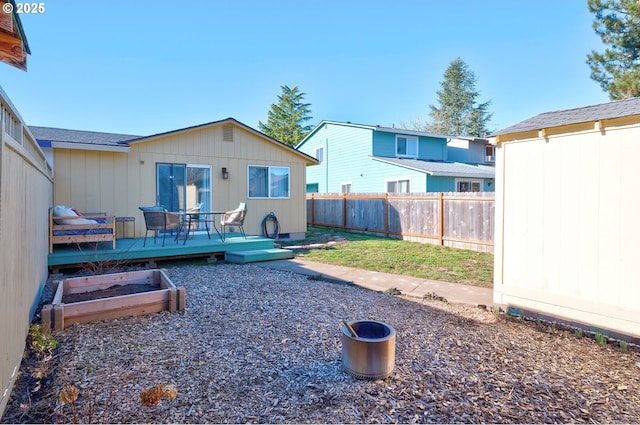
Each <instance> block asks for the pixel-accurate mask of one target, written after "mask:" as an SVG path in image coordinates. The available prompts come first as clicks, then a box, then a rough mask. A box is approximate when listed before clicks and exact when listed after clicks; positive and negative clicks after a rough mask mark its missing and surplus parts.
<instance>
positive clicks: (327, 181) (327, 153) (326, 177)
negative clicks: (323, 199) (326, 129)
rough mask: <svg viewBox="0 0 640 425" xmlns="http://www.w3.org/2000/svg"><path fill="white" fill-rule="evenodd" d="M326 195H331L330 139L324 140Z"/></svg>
mask: <svg viewBox="0 0 640 425" xmlns="http://www.w3.org/2000/svg"><path fill="white" fill-rule="evenodd" d="M324 150H325V154H324V169H325V171H324V176H325V177H324V189H325V190H324V193H329V138H325V139H324Z"/></svg>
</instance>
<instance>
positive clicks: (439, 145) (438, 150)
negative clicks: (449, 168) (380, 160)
mask: <svg viewBox="0 0 640 425" xmlns="http://www.w3.org/2000/svg"><path fill="white" fill-rule="evenodd" d="M401 134H402V133H401V132H398V133H387V132H378V131H376V132H374V134H373V148H372V152H373V155H374V156H386V157H390V158H395V157H396V136H397V135H401ZM418 159H427V160H435V161H444V160H446V159H447V140H446V139H438V138H435V137H423V136H420V137H418Z"/></svg>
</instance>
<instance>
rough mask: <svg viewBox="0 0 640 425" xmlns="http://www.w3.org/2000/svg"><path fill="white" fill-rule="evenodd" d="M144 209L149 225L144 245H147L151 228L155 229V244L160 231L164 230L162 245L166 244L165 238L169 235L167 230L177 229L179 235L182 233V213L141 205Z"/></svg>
mask: <svg viewBox="0 0 640 425" xmlns="http://www.w3.org/2000/svg"><path fill="white" fill-rule="evenodd" d="M140 209H141V210H142V214H144V223H145V225H146V226H147V231H146V232H145V234H144V242H143V243H142V246H146V245H147V234H148V233H149V231H150V230H152V231H154V234H153V243H154V245H155V243H156V238H157V236H158V232H163V234H162V246H164V240H165V238H166V236H167V231H169V230H174V229H176V230H177V233H178V235H180V230H181V228H182V221H181V220H180V215H178V214H174V213H170V212H167V211H165V210H164V208H161V209H160V210H158V209H155V210H151V209H152V208H149V207H140ZM175 239H176V243H178V236H176V238H175Z"/></svg>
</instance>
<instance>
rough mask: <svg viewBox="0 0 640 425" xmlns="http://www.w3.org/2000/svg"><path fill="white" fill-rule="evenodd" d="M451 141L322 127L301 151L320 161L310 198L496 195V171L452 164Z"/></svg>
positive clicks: (346, 125) (358, 127)
mask: <svg viewBox="0 0 640 425" xmlns="http://www.w3.org/2000/svg"><path fill="white" fill-rule="evenodd" d="M452 139H454V137H452V136H446V135H441V134H431V133H425V132H421V131H413V130H405V129H400V128H390V127H380V126H372V125H362V124H352V123H350V122H336V121H322V122H321V123H320V124H318V125H317V126H316V127H315V128H314V129H313V130H312V131H311V132H310V133H309V134H308V135H307V137H305V138H304V139H303V140H302V141H301V142H300V143H299V144H298V146H297V147H296V148H297V149H298V150H299V151H301V152H303V153H305V154H307V155H309V156H312V157H314V158H316V159H317V160H318V165H312V166H308V167H307V193H373V192H396V193H397V192H404V193H408V192H493V191H494V176H495V169H494V167H493V166H492V165H489V164H477V163H465V162H459V161H449V160H448V151H449V150H450V148H449V147H448V142H450V141H451V140H452ZM452 156H453V155H452Z"/></svg>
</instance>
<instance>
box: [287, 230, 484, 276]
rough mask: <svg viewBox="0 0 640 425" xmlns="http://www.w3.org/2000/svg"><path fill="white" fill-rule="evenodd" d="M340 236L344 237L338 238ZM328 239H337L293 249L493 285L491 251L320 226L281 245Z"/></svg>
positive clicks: (381, 268) (333, 260) (343, 262)
mask: <svg viewBox="0 0 640 425" xmlns="http://www.w3.org/2000/svg"><path fill="white" fill-rule="evenodd" d="M341 238H344V239H346V241H340V239H341ZM331 240H336V241H337V243H335V244H333V245H328V246H324V247H321V248H313V247H309V248H305V249H302V250H296V256H299V257H303V258H306V259H308V260H311V261H317V262H321V263H327V264H335V265H340V266H348V267H356V268H361V269H364V270H372V271H378V272H385V273H395V274H402V275H407V276H414V277H419V278H424V279H434V280H444V281H449V282H456V283H462V284H466V285H474V286H481V287H485V288H491V287H493V254H491V253H485V252H476V251H470V250H464V249H453V248H446V247H440V246H435V245H431V244H427V243H418V242H409V241H402V240H397V239H391V238H384V237H379V236H375V235H367V234H362V233H351V232H344V231H341V230H337V229H331V228H321V227H309V229H308V232H307V234H306V239H305V240H304V241H292V242H289V243H286V244H283V245H285V246H287V245H289V246H291V245H309V244H318V243H325V242H328V241H331Z"/></svg>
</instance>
